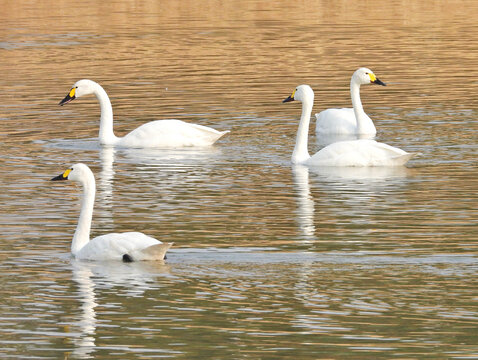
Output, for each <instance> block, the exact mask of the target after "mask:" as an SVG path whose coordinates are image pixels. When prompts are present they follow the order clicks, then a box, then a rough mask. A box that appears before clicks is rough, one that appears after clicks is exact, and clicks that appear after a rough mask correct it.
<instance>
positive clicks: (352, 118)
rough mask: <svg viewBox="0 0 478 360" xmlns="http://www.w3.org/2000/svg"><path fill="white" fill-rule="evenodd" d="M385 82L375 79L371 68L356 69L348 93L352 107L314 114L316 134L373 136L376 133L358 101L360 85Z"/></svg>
mask: <svg viewBox="0 0 478 360" xmlns="http://www.w3.org/2000/svg"><path fill="white" fill-rule="evenodd" d="M365 84H378V85H383V86H385V83H383V82H382V81H380V80H379V79H377V77H376V76H375V74H374V73H373V72H372V70H370V69H367V68H360V69H358V70H356V71H355V72H354V73H353V75H352V79H351V80H350V95H351V97H352V105H353V109H348V108H344V109H326V110H324V111H321V112H320V113H318V114H315V116H316V118H317V123H316V127H315V131H316V132H317V133H318V134H353V135H355V134H367V135H370V136H374V135H375V134H376V133H377V130H376V129H375V125H374V124H373V121H372V119H370V118H369V117H368V115H367V114H366V113H365V111H364V110H363V107H362V101H360V85H365Z"/></svg>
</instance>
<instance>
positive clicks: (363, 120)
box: [350, 77, 376, 134]
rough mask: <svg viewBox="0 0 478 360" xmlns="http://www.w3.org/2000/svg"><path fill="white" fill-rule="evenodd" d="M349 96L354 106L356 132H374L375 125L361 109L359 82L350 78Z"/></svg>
mask: <svg viewBox="0 0 478 360" xmlns="http://www.w3.org/2000/svg"><path fill="white" fill-rule="evenodd" d="M350 96H351V98H352V105H353V107H354V114H355V121H356V122H357V134H364V133H375V132H376V130H375V125H374V124H373V122H372V120H371V119H370V118H369V117H368V116H367V114H366V113H365V111H364V110H363V106H362V101H361V100H360V84H359V83H357V82H355V81H354V78H353V77H352V80H350Z"/></svg>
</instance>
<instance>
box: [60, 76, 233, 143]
mask: <svg viewBox="0 0 478 360" xmlns="http://www.w3.org/2000/svg"><path fill="white" fill-rule="evenodd" d="M89 94H94V95H95V96H96V98H97V99H98V101H99V103H100V108H101V117H100V131H99V140H100V143H101V144H103V145H114V146H120V147H133V148H145V147H158V148H160V147H185V146H208V145H212V144H214V143H215V142H216V141H217V140H219V139H220V138H221V137H222V136H223V135H225V134H227V133H228V132H229V131H217V130H215V129H213V128H210V127H207V126H202V125H197V124H190V123H187V122H184V121H181V120H175V119H171V120H156V121H151V122H149V123H146V124H143V125H141V126H140V127H138V128H137V129H135V130H133V131H131V132H130V133H129V134H127V135H125V136H124V137H117V136H116V135H115V134H114V132H113V108H112V106H111V102H110V99H109V97H108V94H106V91H105V90H104V89H103V88H102V87H101V86H100V85H99V84H98V83H96V82H94V81H92V80H87V79H83V80H79V81H77V82H76V83H75V84H74V85H73V87H72V88H71V90H70V92H69V93H68V94H67V95H66V96H65V98H64V99H63V100H62V101H60V105H65V104H67V103H69V102H70V101H72V100H74V99H76V98H78V97H81V96H85V95H89Z"/></svg>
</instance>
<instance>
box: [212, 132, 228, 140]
mask: <svg viewBox="0 0 478 360" xmlns="http://www.w3.org/2000/svg"><path fill="white" fill-rule="evenodd" d="M229 132H230V131H229V130H226V131H218V133H217V134H214V135H215V136H213V139H212V142H213V143H215V142H216V141H218V140H219V139H220V138H222V137H223V136H224V135H226V134H227V133H229Z"/></svg>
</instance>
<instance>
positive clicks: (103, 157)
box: [98, 146, 115, 204]
mask: <svg viewBox="0 0 478 360" xmlns="http://www.w3.org/2000/svg"><path fill="white" fill-rule="evenodd" d="M100 161H101V171H100V173H99V174H98V187H99V188H100V190H101V191H99V194H100V201H101V202H102V203H103V204H107V203H110V202H111V200H112V197H113V177H114V175H115V170H114V167H113V163H114V161H115V149H114V148H113V147H111V146H103V147H101V149H100Z"/></svg>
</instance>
